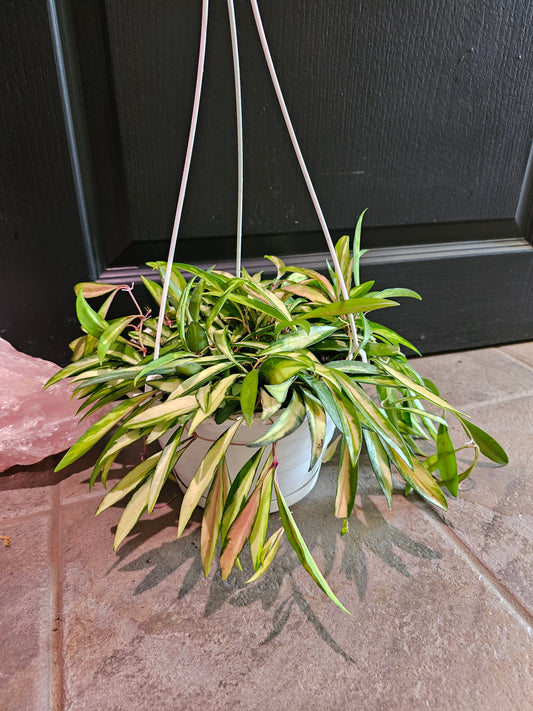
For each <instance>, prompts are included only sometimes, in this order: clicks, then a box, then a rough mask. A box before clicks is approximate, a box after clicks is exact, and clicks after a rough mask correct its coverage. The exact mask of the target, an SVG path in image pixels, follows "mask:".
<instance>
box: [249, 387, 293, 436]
mask: <svg viewBox="0 0 533 711" xmlns="http://www.w3.org/2000/svg"><path fill="white" fill-rule="evenodd" d="M304 417H305V407H304V404H303V402H302V398H301V397H300V395H299V394H298V393H297V392H296V391H294V392H293V394H292V398H291V401H290V403H289V406H288V407H287V409H286V410H284V411H283V412H282V414H281V415H280V416H279V418H278V419H277V420H276V421H275V422H274V424H273V425H272V426H271V427H269V428H268V430H267V431H266V432H265V433H264V434H262V435H261V437H258V438H257V439H256V440H255V442H252V443H251V444H249V445H248V446H249V447H260V446H262V445H263V444H272V443H273V442H277V441H278V440H280V439H283V437H287V436H288V435H290V434H291V433H292V432H294V431H295V430H296V429H298V427H299V426H300V425H301V424H302V422H303V419H304Z"/></svg>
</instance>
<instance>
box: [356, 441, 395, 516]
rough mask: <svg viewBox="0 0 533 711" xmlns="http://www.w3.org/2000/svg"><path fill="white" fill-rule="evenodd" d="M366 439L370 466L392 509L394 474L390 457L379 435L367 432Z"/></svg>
mask: <svg viewBox="0 0 533 711" xmlns="http://www.w3.org/2000/svg"><path fill="white" fill-rule="evenodd" d="M363 436H364V438H365V445H366V449H367V452H368V458H369V459H370V466H371V467H372V470H373V472H374V474H375V475H376V479H377V480H378V482H379V485H380V486H381V489H382V491H383V493H384V494H385V498H386V499H387V504H388V505H389V508H392V487H393V482H392V472H391V468H390V461H389V457H388V456H387V452H386V451H385V448H384V447H383V445H382V444H381V441H380V439H379V437H378V435H377V434H376V433H375V432H372V431H371V430H365V431H364V433H363Z"/></svg>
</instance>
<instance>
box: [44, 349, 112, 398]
mask: <svg viewBox="0 0 533 711" xmlns="http://www.w3.org/2000/svg"><path fill="white" fill-rule="evenodd" d="M98 364H99V360H98V356H95V355H91V356H87V357H86V358H81V359H80V360H77V361H75V362H74V363H69V365H66V366H65V367H64V368H61V370H58V371H57V373H54V375H52V377H51V378H49V379H48V380H47V381H46V383H45V384H44V385H43V390H45V389H46V388H49V387H50V385H53V384H54V383H57V382H59V381H60V380H63V379H64V378H70V377H71V376H72V375H78V374H80V373H83V372H86V371H88V370H90V369H91V368H93V367H94V366H97V365H98Z"/></svg>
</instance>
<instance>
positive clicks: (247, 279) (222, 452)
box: [47, 217, 507, 605]
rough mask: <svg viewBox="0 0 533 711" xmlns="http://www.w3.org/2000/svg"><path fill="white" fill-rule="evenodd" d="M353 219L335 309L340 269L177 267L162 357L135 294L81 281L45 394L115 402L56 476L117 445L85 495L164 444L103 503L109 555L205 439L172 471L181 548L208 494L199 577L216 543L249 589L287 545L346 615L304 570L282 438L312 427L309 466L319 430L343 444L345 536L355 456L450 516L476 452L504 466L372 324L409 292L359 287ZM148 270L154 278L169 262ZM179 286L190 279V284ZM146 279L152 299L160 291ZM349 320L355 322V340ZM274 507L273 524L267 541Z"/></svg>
mask: <svg viewBox="0 0 533 711" xmlns="http://www.w3.org/2000/svg"><path fill="white" fill-rule="evenodd" d="M361 219H362V217H361V218H360V220H359V222H358V225H357V229H356V233H355V239H354V246H353V250H350V244H349V238H348V237H347V236H343V237H341V238H340V240H339V241H338V242H337V245H336V250H335V251H336V256H337V259H338V261H339V263H340V265H341V268H342V275H343V278H344V281H345V284H346V285H347V288H348V290H349V299H347V300H346V299H342V298H341V299H340V298H339V293H340V285H339V283H338V279H337V274H336V272H335V271H334V270H330V277H329V278H327V277H326V276H324V275H323V274H320V273H318V272H315V271H313V270H311V269H303V268H296V267H290V266H286V265H285V264H284V263H283V261H282V260H281V259H280V258H277V257H269V259H270V260H271V262H272V263H273V265H274V267H275V272H276V273H275V275H274V276H272V277H264V276H263V275H262V274H255V275H249V274H247V273H246V271H244V270H243V272H242V274H241V276H235V275H232V274H229V273H227V272H222V271H217V270H214V269H213V270H208V271H205V270H202V269H199V268H197V267H195V266H192V265H185V264H174V265H173V266H172V268H171V270H170V285H171V286H170V292H169V294H170V298H169V300H168V303H167V305H166V307H165V311H164V325H163V329H162V339H161V349H160V355H159V356H158V357H157V358H156V359H154V357H153V355H154V347H155V336H156V329H157V320H156V319H155V318H152V317H151V315H150V313H149V312H144V311H142V310H141V309H140V308H139V307H138V305H137V302H136V300H135V298H134V297H133V293H132V289H131V287H128V286H121V285H106V284H98V283H84V284H79V285H77V287H76V292H77V300H76V309H77V314H78V318H79V321H80V324H81V326H82V328H83V330H84V331H85V335H83V336H81V337H80V338H78V339H77V340H76V341H75V342H74V343H73V344H72V348H73V359H74V360H73V362H72V363H71V364H70V365H68V366H66V367H65V368H63V369H62V370H61V371H60V372H59V373H57V374H56V375H54V376H53V377H52V378H51V379H50V380H49V382H48V383H47V385H51V384H53V383H54V382H57V381H58V380H61V379H63V378H67V377H70V378H71V379H72V380H73V382H74V384H75V392H76V396H77V397H79V398H81V399H82V400H83V402H82V405H81V407H80V411H83V412H86V413H88V412H91V413H92V412H94V411H95V410H98V409H99V408H101V407H103V406H105V405H109V404H110V403H114V406H113V408H112V409H111V410H110V411H109V412H107V413H106V414H105V415H104V416H103V417H102V418H101V419H100V420H99V421H98V422H97V423H96V424H94V425H92V426H91V427H90V428H89V429H88V430H87V432H86V433H85V434H84V435H83V436H82V437H81V438H80V439H79V440H78V442H76V443H75V444H74V445H73V446H72V447H71V448H70V450H69V451H68V452H67V454H66V455H65V456H64V457H63V459H62V460H61V462H60V463H59V465H58V467H57V470H60V469H62V468H63V467H65V466H67V465H69V464H71V463H72V462H74V461H76V460H77V459H78V458H79V457H81V456H82V455H83V454H85V453H86V452H87V451H89V450H90V449H91V448H92V447H93V446H94V445H95V444H96V443H97V442H99V441H100V440H101V439H102V438H103V437H104V435H106V434H108V433H111V436H110V437H109V439H108V440H107V442H106V444H105V446H104V448H103V449H102V451H101V453H100V455H99V456H98V459H97V460H96V463H95V465H94V468H93V471H92V475H91V480H90V484H91V486H92V485H93V484H94V483H95V481H96V479H97V478H98V477H100V478H101V480H102V482H103V483H104V485H105V483H106V479H107V474H108V472H109V469H110V467H111V464H112V463H113V461H114V460H115V458H116V456H117V455H118V453H119V452H121V451H122V450H124V449H125V448H126V447H128V446H129V445H131V444H132V443H134V442H136V441H138V440H143V439H144V440H146V441H147V442H148V443H152V442H158V441H159V442H160V445H159V449H158V451H157V452H156V453H155V454H152V455H151V456H150V457H148V458H147V459H146V460H144V461H141V462H139V464H138V465H137V466H136V467H134V468H133V469H132V470H131V471H130V472H129V473H128V474H127V475H126V476H125V477H124V478H123V479H122V480H121V481H119V482H118V483H117V484H116V485H115V486H114V487H113V488H112V489H111V490H110V491H109V492H108V493H107V494H106V495H105V497H104V499H103V501H102V503H101V504H100V507H99V509H98V511H97V513H100V512H101V511H103V510H105V509H107V508H108V507H110V506H112V505H113V504H115V503H117V502H118V501H121V500H122V499H123V498H125V497H128V496H129V497H130V499H129V502H128V504H127V506H126V508H125V509H124V511H123V513H122V516H121V517H120V520H119V523H118V526H117V530H116V534H115V544H114V545H115V548H116V547H117V546H118V545H120V543H121V542H122V541H123V540H124V538H125V537H126V536H127V535H128V534H129V532H130V531H131V530H132V528H133V526H134V525H135V523H136V522H137V520H138V519H139V517H140V516H141V514H142V513H143V512H144V511H146V510H147V511H148V512H151V511H152V510H153V508H154V506H155V504H156V502H157V500H158V497H159V495H160V493H161V489H162V487H163V484H164V483H165V481H166V480H167V478H168V477H169V476H170V475H171V474H172V472H173V470H174V468H175V467H177V468H178V476H179V475H180V469H179V464H180V461H183V460H185V459H186V457H187V452H188V450H189V448H192V445H193V444H194V443H200V442H201V441H202V440H205V439H208V440H209V439H211V441H208V442H207V443H205V442H204V447H205V454H202V457H201V461H200V462H199V464H198V466H197V467H195V469H194V471H191V470H190V465H189V468H188V467H187V466H185V467H184V469H182V472H183V474H184V475H185V476H186V475H187V473H189V481H188V482H186V481H185V484H184V489H185V493H184V497H183V503H182V505H181V511H180V515H179V520H178V536H180V535H181V534H182V533H183V531H184V529H185V527H186V525H187V523H188V521H189V518H190V516H191V514H192V512H193V510H194V509H195V507H196V506H197V504H198V503H199V501H200V499H201V497H202V496H204V495H206V496H207V501H206V504H205V508H204V514H203V520H202V531H201V557H202V564H203V567H204V571H205V573H206V575H207V573H208V572H209V569H210V566H211V562H212V560H213V557H214V555H215V552H216V548H217V544H218V542H219V541H220V544H221V552H220V568H221V573H222V577H223V578H226V577H227V576H228V575H229V573H230V571H231V569H232V568H233V566H234V565H239V556H240V555H241V553H242V550H243V547H244V545H245V544H246V542H249V544H250V549H251V555H252V562H253V565H254V569H255V571H256V572H255V574H254V575H253V577H252V578H251V580H255V579H257V578H258V577H259V576H261V575H262V574H263V573H264V572H265V571H266V570H267V568H268V566H269V565H270V563H271V562H272V560H273V558H274V556H275V554H276V551H277V549H278V546H279V544H280V541H281V538H282V535H283V534H284V533H285V535H286V536H287V539H288V540H289V542H290V544H291V545H292V546H293V548H294V549H295V551H296V553H297V555H298V557H299V559H300V561H301V562H302V564H303V565H304V567H305V568H306V570H308V572H309V573H310V574H311V576H312V577H313V578H314V579H315V581H316V582H317V583H318V584H319V586H320V587H321V588H322V589H323V590H324V591H325V592H326V593H327V594H328V595H329V596H330V597H331V598H332V599H333V600H334V601H335V602H337V604H339V605H340V603H339V601H338V600H337V598H336V597H335V596H334V594H333V593H332V591H331V589H330V588H329V586H328V584H327V582H326V581H325V579H324V578H323V576H322V575H321V573H320V571H319V570H318V568H317V566H316V565H315V563H314V562H313V559H312V557H311V555H310V552H309V550H308V549H307V547H306V545H305V542H304V541H303V539H302V537H301V535H300V533H299V531H298V528H297V525H296V523H295V521H294V519H293V516H292V514H291V512H290V510H289V506H288V504H287V502H286V500H285V497H284V494H283V491H282V488H281V487H280V482H279V470H281V469H282V468H283V464H284V462H283V456H282V455H280V448H281V446H282V444H283V442H284V439H285V438H286V437H288V436H290V435H291V434H293V433H295V432H298V430H301V429H302V428H304V430H305V431H306V432H307V430H308V431H309V433H310V451H308V452H306V453H305V454H306V456H307V462H309V468H310V469H312V468H313V467H315V468H316V465H317V463H319V462H320V461H321V460H322V459H323V458H324V455H325V452H326V438H327V432H328V419H329V420H330V421H331V423H333V424H334V425H335V427H336V429H337V430H338V432H339V435H338V437H337V438H336V439H335V440H334V442H333V444H332V445H331V446H330V447H329V451H328V453H327V456H330V455H331V454H332V451H333V450H334V448H335V446H336V445H340V454H339V471H338V478H337V491H336V496H335V501H334V502H333V509H334V513H335V516H337V517H338V518H340V519H341V520H342V521H343V524H342V530H343V531H347V529H348V517H349V516H350V513H351V511H352V508H353V505H354V499H355V495H356V489H357V471H358V461H359V457H360V453H361V450H362V448H363V447H365V448H366V451H367V453H368V456H369V459H370V464H371V467H372V469H373V471H374V473H375V475H376V478H377V480H378V482H379V484H380V486H381V488H382V490H383V493H384V495H385V496H386V498H387V502H388V504H389V506H390V505H391V504H392V487H393V472H394V473H396V474H398V475H400V476H401V477H402V478H403V479H404V480H405V483H406V488H407V490H409V491H410V490H414V491H416V492H417V493H418V494H420V495H421V496H422V497H423V498H425V499H426V500H427V501H429V502H430V503H431V504H433V505H435V506H438V507H440V508H444V509H446V507H447V502H446V497H445V496H444V493H443V489H447V490H448V491H449V492H450V493H451V494H452V495H453V496H456V495H457V493H458V484H459V483H460V482H461V481H462V480H464V479H465V478H466V477H467V476H468V475H469V474H470V473H471V472H472V470H473V469H474V466H475V464H476V462H477V459H478V456H479V453H480V452H481V453H482V454H484V455H485V456H487V457H488V458H489V459H491V460H492V461H494V462H497V463H498V464H505V463H506V462H507V457H506V455H505V452H504V451H503V449H502V448H501V446H500V445H499V444H497V443H496V442H495V441H494V440H493V439H492V438H491V437H490V436H489V435H488V434H487V433H485V432H484V431H483V430H481V429H480V428H479V427H477V426H476V425H474V424H472V423H471V422H470V420H469V418H468V417H467V416H466V415H464V414H463V413H461V412H459V411H458V410H456V409H455V408H454V407H453V406H452V405H450V404H449V403H448V402H446V401H445V400H443V399H442V398H441V397H440V395H439V392H438V391H437V389H436V387H435V385H434V384H433V383H432V382H430V381H429V380H427V379H424V378H422V377H421V376H420V375H419V374H418V373H417V372H416V370H415V369H414V368H413V366H412V365H411V363H410V362H409V361H408V360H407V358H406V357H405V355H404V354H403V353H402V352H401V350H400V348H401V346H406V347H407V348H410V349H412V350H413V351H416V348H415V347H414V346H413V345H411V344H410V343H408V342H407V341H406V340H405V339H404V338H402V337H401V336H400V335H399V334H397V333H395V332H394V331H392V330H391V329H389V328H386V327H384V326H381V325H379V324H378V323H376V322H374V321H373V320H370V318H369V316H368V314H369V313H370V312H372V311H375V310H378V309H381V308H386V307H391V306H395V305H396V304H397V302H395V301H394V300H392V299H395V298H399V297H404V296H410V297H415V298H417V297H418V295H417V294H415V293H414V292H412V291H409V290H407V289H386V290H384V291H383V290H382V291H374V290H373V286H374V284H373V282H371V281H367V282H364V283H360V279H359V260H360V255H361V250H360V246H359V245H360V232H361ZM150 266H152V267H153V268H154V269H155V270H156V271H158V272H159V274H160V276H161V278H162V279H163V280H164V278H165V276H166V274H167V264H166V263H163V262H157V263H151V264H150ZM185 274H188V275H190V276H191V277H192V278H190V279H189V280H188V281H187V280H186V278H185ZM143 281H144V285H145V286H146V288H147V289H148V291H149V292H150V294H151V296H152V297H153V299H154V300H155V301H156V302H157V303H159V302H160V300H161V295H162V288H161V286H160V285H159V284H158V283H157V282H156V281H152V280H149V279H146V278H143ZM121 289H125V290H127V291H128V292H129V293H130V295H131V296H132V299H133V305H134V309H133V313H131V314H129V315H125V316H122V317H120V318H117V319H113V320H109V321H108V320H107V319H106V316H107V313H108V310H109V307H110V305H111V303H112V301H113V299H114V297H115V296H116V294H117V293H118V292H119V291H120V290H121ZM96 297H105V300H104V302H103V304H102V305H101V306H100V308H98V309H93V308H92V307H91V306H90V304H89V300H90V299H94V298H96ZM348 314H352V315H353V316H354V317H355V323H356V333H357V336H358V341H357V342H355V341H354V335H353V333H352V330H351V327H350V322H349V318H348ZM428 405H429V408H428ZM450 416H451V417H454V418H456V419H457V420H458V422H459V423H460V425H461V427H462V429H463V430H464V433H465V435H466V439H467V441H466V443H464V444H462V445H461V447H460V448H461V449H464V448H469V449H471V451H472V453H473V462H472V464H470V465H469V466H468V467H467V468H466V469H464V470H463V471H459V469H458V464H457V459H456V451H457V448H456V447H454V445H453V443H452V440H451V438H450V435H449V431H448V430H449V424H448V419H447V418H449V417H450ZM265 421H268V422H267V424H265ZM304 421H306V422H304ZM206 423H208V426H209V427H210V428H211V430H210V431H213V428H215V431H216V428H217V427H218V428H219V429H220V434H218V433H217V436H216V437H213V436H211V438H209V437H204V438H201V435H199V433H200V432H201V428H202V425H203V426H204V427H205V425H206ZM261 423H263V424H262V425H261ZM252 425H254V427H255V429H254V434H253V436H251V437H249V439H250V442H249V445H250V447H251V448H249V447H242V446H240V447H239V449H240V450H241V456H243V457H244V459H245V461H244V463H243V464H242V466H240V468H239V469H238V471H235V470H233V471H232V470H229V471H228V466H227V459H228V451H229V448H230V446H231V442H232V441H233V440H234V439H235V437H236V436H237V433H238V432H244V431H246V430H250V429H251V426H252ZM258 425H259V431H257V426H258ZM242 443H243V442H242V441H241V442H240V444H241V445H242ZM427 444H429V445H432V449H429V448H428V447H427V446H426V445H427ZM243 450H245V453H243ZM246 450H247V451H246ZM297 456H298V457H301V456H302V455H301V454H297ZM307 468H308V467H307V466H306V467H305V469H306V471H307ZM315 473H317V472H315ZM182 483H183V482H182ZM273 495H274V499H275V500H276V502H277V506H278V508H279V512H280V516H281V527H280V528H279V529H278V530H277V531H275V532H274V533H273V534H272V535H271V536H270V537H269V538H268V539H267V528H268V520H269V513H270V509H271V499H272V496H273Z"/></svg>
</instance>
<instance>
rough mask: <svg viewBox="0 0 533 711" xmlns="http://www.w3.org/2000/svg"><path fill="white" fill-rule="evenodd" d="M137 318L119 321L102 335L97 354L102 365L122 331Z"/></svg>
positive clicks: (112, 324)
mask: <svg viewBox="0 0 533 711" xmlns="http://www.w3.org/2000/svg"><path fill="white" fill-rule="evenodd" d="M136 318H137V316H127V317H126V318H120V319H117V320H116V321H114V322H113V323H110V324H109V326H108V327H107V328H106V329H105V331H104V332H103V333H102V335H101V336H100V339H99V341H98V348H97V351H96V353H97V355H98V359H99V360H100V363H103V361H104V358H105V357H106V355H107V352H108V351H109V349H110V348H111V346H112V345H113V343H114V342H115V341H116V340H117V338H118V337H119V336H120V334H121V333H122V331H123V330H124V329H125V328H126V326H128V325H129V324H130V323H131V322H132V321H134V320H135V319H136Z"/></svg>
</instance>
